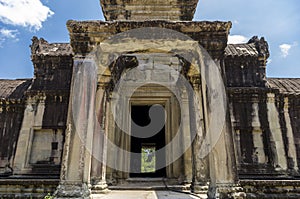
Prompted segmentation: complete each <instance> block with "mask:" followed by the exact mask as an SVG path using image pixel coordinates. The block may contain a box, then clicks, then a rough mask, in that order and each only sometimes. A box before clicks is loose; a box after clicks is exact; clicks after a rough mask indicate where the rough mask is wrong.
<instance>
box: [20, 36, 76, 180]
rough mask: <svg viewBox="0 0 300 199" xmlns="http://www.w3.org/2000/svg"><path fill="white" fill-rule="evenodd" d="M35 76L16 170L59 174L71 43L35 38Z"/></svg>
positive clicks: (26, 103)
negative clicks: (54, 42)
mask: <svg viewBox="0 0 300 199" xmlns="http://www.w3.org/2000/svg"><path fill="white" fill-rule="evenodd" d="M31 51H32V56H31V58H32V62H33V65H34V79H33V82H32V84H31V86H30V89H29V90H28V91H27V93H26V102H25V107H26V108H25V111H24V119H23V121H22V127H21V129H20V136H19V140H18V144H17V151H16V158H15V161H14V174H31V175H50V174H51V175H55V176H56V177H58V176H59V174H60V164H61V156H62V150H63V144H64V131H65V129H66V120H67V113H68V106H69V95H70V82H71V78H72V68H73V55H72V50H71V48H70V46H69V45H68V44H49V43H48V42H47V41H45V40H43V39H37V38H35V37H34V38H33V43H32V45H31Z"/></svg>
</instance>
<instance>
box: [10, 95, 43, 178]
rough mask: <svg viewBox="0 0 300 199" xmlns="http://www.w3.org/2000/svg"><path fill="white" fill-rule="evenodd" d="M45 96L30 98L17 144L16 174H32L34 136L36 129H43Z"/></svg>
mask: <svg viewBox="0 0 300 199" xmlns="http://www.w3.org/2000/svg"><path fill="white" fill-rule="evenodd" d="M44 102H45V96H43V95H42V96H39V95H38V96H35V97H28V99H27V101H26V108H25V112H24V118H23V122H22V127H21V130H20V135H19V140H18V144H17V150H16V156H15V160H14V166H13V167H14V174H28V173H30V172H31V167H30V166H29V159H30V153H31V146H32V140H33V134H34V128H41V127H42V119H43V115H44V109H45V103H44Z"/></svg>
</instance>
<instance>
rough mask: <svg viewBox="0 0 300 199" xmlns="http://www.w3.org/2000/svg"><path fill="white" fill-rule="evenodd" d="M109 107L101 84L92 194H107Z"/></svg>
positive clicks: (98, 97)
mask: <svg viewBox="0 0 300 199" xmlns="http://www.w3.org/2000/svg"><path fill="white" fill-rule="evenodd" d="M107 106H108V102H107V101H106V95H105V88H104V85H103V84H101V83H100V86H99V88H98V91H97V97H96V112H97V119H96V124H95V132H94V139H93V152H92V155H93V157H92V170H91V180H92V193H106V192H107V191H108V189H107V184H106V156H107V138H106V136H107V134H106V130H107V115H106V114H108V113H107V111H106V110H107Z"/></svg>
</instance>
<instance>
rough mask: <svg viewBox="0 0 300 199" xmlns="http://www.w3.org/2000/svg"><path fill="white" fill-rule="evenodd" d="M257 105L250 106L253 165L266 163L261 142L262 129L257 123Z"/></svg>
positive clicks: (258, 122)
mask: <svg viewBox="0 0 300 199" xmlns="http://www.w3.org/2000/svg"><path fill="white" fill-rule="evenodd" d="M258 114H259V113H258V103H253V104H252V127H253V130H252V134H253V144H254V149H255V152H254V154H253V158H252V159H253V162H254V163H266V156H265V152H264V144H263V140H262V138H263V137H262V129H261V125H260V121H259V115H258Z"/></svg>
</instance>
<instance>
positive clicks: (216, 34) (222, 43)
mask: <svg viewBox="0 0 300 199" xmlns="http://www.w3.org/2000/svg"><path fill="white" fill-rule="evenodd" d="M231 25H232V24H231V22H220V21H215V22H208V21H201V22H194V21H180V22H171V21H162V20H152V21H144V22H142V21H110V22H105V21H74V20H69V21H68V22H67V27H68V30H69V33H70V40H71V46H72V48H73V51H74V53H75V54H76V55H86V54H88V53H89V52H91V51H92V50H93V48H94V47H95V46H96V45H99V44H100V43H101V42H103V41H104V40H106V39H108V38H109V37H111V36H113V35H116V34H118V33H122V32H126V31H129V30H133V29H137V28H146V27H156V28H165V29H171V30H174V31H178V32H180V33H183V34H185V35H187V36H189V37H191V39H193V40H195V41H198V42H199V44H200V45H202V46H203V47H204V48H205V49H206V50H207V51H208V52H209V54H210V55H211V56H212V58H213V59H221V58H222V57H223V56H224V51H225V48H226V46H227V39H228V34H229V31H230V28H231Z"/></svg>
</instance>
